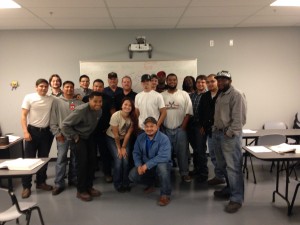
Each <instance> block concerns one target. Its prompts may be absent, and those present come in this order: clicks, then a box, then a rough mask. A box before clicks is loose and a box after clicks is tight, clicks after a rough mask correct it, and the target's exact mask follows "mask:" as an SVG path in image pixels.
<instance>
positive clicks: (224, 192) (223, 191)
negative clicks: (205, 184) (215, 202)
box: [214, 189, 230, 200]
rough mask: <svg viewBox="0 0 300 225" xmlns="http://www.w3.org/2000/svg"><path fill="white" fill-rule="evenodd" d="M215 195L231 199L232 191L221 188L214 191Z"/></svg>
mask: <svg viewBox="0 0 300 225" xmlns="http://www.w3.org/2000/svg"><path fill="white" fill-rule="evenodd" d="M214 196H215V197H216V198H220V199H226V200H227V199H229V198H230V193H228V192H227V191H225V190H224V189H222V190H219V191H215V192H214Z"/></svg>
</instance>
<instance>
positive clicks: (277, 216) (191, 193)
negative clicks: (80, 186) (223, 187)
mask: <svg viewBox="0 0 300 225" xmlns="http://www.w3.org/2000/svg"><path fill="white" fill-rule="evenodd" d="M254 164H255V171H256V175H257V181H258V183H257V184H254V183H253V179H252V174H249V180H246V179H245V202H244V205H243V207H242V209H241V210H240V211H239V212H238V213H236V214H227V213H226V212H224V206H225V205H226V201H218V200H215V199H214V198H213V191H214V190H215V188H217V187H209V186H207V185H206V184H198V183H197V182H196V181H193V182H192V183H190V184H183V183H181V180H180V177H179V176H178V172H177V171H176V170H175V171H174V172H173V180H174V183H173V188H174V189H173V195H172V201H171V204H170V205H168V206H166V207H159V206H157V205H156V200H157V198H158V194H159V191H158V190H157V191H156V192H155V193H152V194H149V195H145V194H144V193H143V187H142V186H135V187H134V188H133V189H132V191H131V192H130V193H124V194H121V193H118V192H116V191H115V190H114V189H113V187H112V184H106V183H104V181H103V176H102V174H101V172H99V173H97V174H96V176H97V178H96V180H95V187H96V188H98V189H100V190H101V191H102V192H103V195H102V196H101V197H100V198H95V199H94V200H93V201H92V202H82V201H80V200H78V199H77V198H76V197H75V195H76V189H75V188H74V187H68V188H67V190H66V191H64V192H63V193H61V194H60V195H58V196H52V195H51V193H49V192H44V191H36V190H35V188H33V189H32V196H31V197H30V198H29V199H28V201H31V200H34V201H37V202H38V204H39V206H40V207H41V209H42V213H43V217H44V220H45V224H47V225H80V224H84V225H119V224H122V225H156V224H160V225H199V224H201V225H215V224H216V225H219V224H221V225H227V224H228V225H232V224H238V225H252V224H258V225H268V224H272V225H285V224H299V223H300V201H299V200H300V197H298V198H297V201H296V205H295V207H294V210H293V215H292V216H290V217H288V216H287V208H286V203H285V202H284V201H283V200H282V199H280V198H279V197H276V202H275V203H272V192H273V190H274V188H275V173H274V172H273V173H270V172H269V168H270V163H269V162H263V161H260V160H255V159H254ZM54 165H55V163H54V162H51V163H50V165H49V169H48V183H49V184H53V181H54ZM211 169H212V168H211V165H210V170H211ZM298 174H299V175H300V171H298ZM280 181H281V184H283V182H284V179H283V176H282V178H281V180H280ZM296 184H297V182H296V181H295V180H294V179H292V180H291V183H290V197H291V194H292V192H293V191H294V189H295V186H296ZM14 186H15V193H16V194H17V196H18V198H19V200H21V197H20V193H21V190H22V188H21V185H20V181H19V180H16V181H14ZM281 187H283V186H282V185H281ZM299 196H300V193H299ZM0 200H1V201H0V208H3V207H5V206H6V203H4V197H3V196H2V195H1V197H0ZM20 221H21V224H25V222H24V218H22V219H21V220H20ZM7 224H15V221H13V222H9V223H7ZM31 224H39V220H38V217H37V214H35V213H33V216H32V222H31Z"/></svg>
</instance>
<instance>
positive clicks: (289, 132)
mask: <svg viewBox="0 0 300 225" xmlns="http://www.w3.org/2000/svg"><path fill="white" fill-rule="evenodd" d="M255 131H256V132H255V133H253V132H251V133H248V132H246V133H245V132H243V135H242V136H243V139H244V140H245V145H246V146H249V145H251V144H253V143H254V144H255V145H256V143H257V140H258V138H259V137H261V136H265V135H270V134H280V135H284V136H286V137H287V138H296V137H297V138H299V137H300V129H268V130H263V129H261V130H255ZM248 156H249V155H248V153H247V151H246V152H245V158H244V165H243V172H244V173H245V171H246V178H247V179H248V175H249V172H248V165H247V158H248ZM250 161H251V168H252V174H253V180H254V183H255V184H256V177H255V172H254V168H253V163H252V159H251V157H250Z"/></svg>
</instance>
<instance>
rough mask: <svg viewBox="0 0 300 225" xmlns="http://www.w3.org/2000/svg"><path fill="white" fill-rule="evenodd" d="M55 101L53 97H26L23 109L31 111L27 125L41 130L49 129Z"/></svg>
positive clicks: (29, 95)
mask: <svg viewBox="0 0 300 225" xmlns="http://www.w3.org/2000/svg"><path fill="white" fill-rule="evenodd" d="M53 99H54V97H53V96H49V95H46V96H40V95H39V94H38V93H32V94H28V95H26V96H25V97H24V100H23V103H22V109H27V110H29V112H28V118H27V123H28V124H30V125H32V126H35V127H40V128H45V127H48V126H49V121H50V112H51V106H52V102H53Z"/></svg>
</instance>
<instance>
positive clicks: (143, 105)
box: [135, 74, 167, 129]
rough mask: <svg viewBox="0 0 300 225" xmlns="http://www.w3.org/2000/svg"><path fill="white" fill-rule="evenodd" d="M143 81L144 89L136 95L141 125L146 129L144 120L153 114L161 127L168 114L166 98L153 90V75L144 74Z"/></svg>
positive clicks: (136, 106) (137, 111)
mask: <svg viewBox="0 0 300 225" xmlns="http://www.w3.org/2000/svg"><path fill="white" fill-rule="evenodd" d="M141 83H142V86H143V91H142V92H140V93H138V94H137V95H136V97H135V108H136V113H137V116H138V118H139V126H140V128H141V129H144V124H143V122H144V121H145V119H146V118H148V117H149V116H152V117H154V118H155V119H156V120H157V126H158V127H160V125H161V124H162V123H163V122H164V119H165V117H166V115H167V111H166V107H165V103H164V100H163V98H162V96H161V94H159V93H157V92H156V91H154V90H152V82H151V76H150V75H149V74H144V75H143V76H142V77H141Z"/></svg>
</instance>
